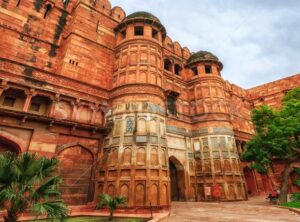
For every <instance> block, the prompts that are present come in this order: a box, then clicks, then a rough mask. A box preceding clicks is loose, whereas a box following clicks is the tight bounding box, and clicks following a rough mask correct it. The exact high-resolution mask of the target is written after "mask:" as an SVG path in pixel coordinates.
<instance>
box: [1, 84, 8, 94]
mask: <svg viewBox="0 0 300 222" xmlns="http://www.w3.org/2000/svg"><path fill="white" fill-rule="evenodd" d="M6 89H8V86H7V81H6V80H2V82H1V84H0V96H2V93H3V92H4V91H5V90H6Z"/></svg>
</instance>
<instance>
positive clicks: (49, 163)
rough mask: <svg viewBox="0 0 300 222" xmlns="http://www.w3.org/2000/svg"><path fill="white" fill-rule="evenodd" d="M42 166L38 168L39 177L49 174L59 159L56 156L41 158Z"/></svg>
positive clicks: (53, 170) (56, 165)
mask: <svg viewBox="0 0 300 222" xmlns="http://www.w3.org/2000/svg"><path fill="white" fill-rule="evenodd" d="M41 161H42V166H41V169H40V179H43V178H45V177H48V176H51V175H52V173H53V172H55V169H56V168H57V167H58V165H59V160H58V159H56V158H50V159H48V158H42V159H41Z"/></svg>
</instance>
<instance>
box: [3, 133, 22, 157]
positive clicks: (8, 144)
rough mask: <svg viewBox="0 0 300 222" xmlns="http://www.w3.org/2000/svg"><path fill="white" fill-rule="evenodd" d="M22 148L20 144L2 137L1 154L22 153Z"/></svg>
mask: <svg viewBox="0 0 300 222" xmlns="http://www.w3.org/2000/svg"><path fill="white" fill-rule="evenodd" d="M20 150H21V149H20V147H19V145H18V144H16V143H14V142H12V141H10V140H8V139H5V138H2V137H0V154H2V153H5V152H8V151H10V152H14V153H20Z"/></svg>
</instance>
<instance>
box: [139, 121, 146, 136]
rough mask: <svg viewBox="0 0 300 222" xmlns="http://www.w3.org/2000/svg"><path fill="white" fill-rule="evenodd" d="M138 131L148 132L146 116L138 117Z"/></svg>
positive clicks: (140, 132)
mask: <svg viewBox="0 0 300 222" xmlns="http://www.w3.org/2000/svg"><path fill="white" fill-rule="evenodd" d="M137 128H138V133H139V134H146V133H147V122H146V119H144V118H139V119H138V127H137Z"/></svg>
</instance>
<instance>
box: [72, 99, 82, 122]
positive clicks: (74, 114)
mask: <svg viewBox="0 0 300 222" xmlns="http://www.w3.org/2000/svg"><path fill="white" fill-rule="evenodd" d="M71 104H72V106H73V111H72V118H71V119H72V120H73V121H76V114H77V110H78V107H79V106H80V99H76V102H72V103H71Z"/></svg>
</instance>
